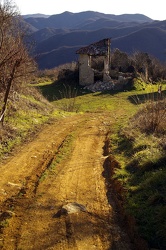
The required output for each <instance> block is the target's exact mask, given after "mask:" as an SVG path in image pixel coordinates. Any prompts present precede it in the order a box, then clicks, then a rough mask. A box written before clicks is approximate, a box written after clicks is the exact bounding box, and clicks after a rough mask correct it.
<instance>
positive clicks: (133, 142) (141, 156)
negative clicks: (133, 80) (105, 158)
mask: <svg viewBox="0 0 166 250" xmlns="http://www.w3.org/2000/svg"><path fill="white" fill-rule="evenodd" d="M152 96H153V100H147V101H146V102H145V101H144V102H143V104H141V102H140V104H139V105H138V106H139V110H138V112H136V113H135V114H134V116H133V117H132V118H130V119H129V122H128V125H126V124H124V125H121V126H120V127H119V128H116V129H113V131H112V133H111V135H110V140H111V143H110V144H111V153H112V154H113V155H114V156H115V157H116V159H117V160H118V161H119V163H120V166H121V167H120V168H117V169H115V174H114V176H113V178H114V179H116V180H118V181H120V182H121V184H122V185H123V187H124V189H125V198H124V201H125V209H126V211H127V213H128V214H130V215H132V216H133V217H134V218H136V222H137V226H138V229H139V232H140V235H141V236H142V237H143V238H144V239H145V240H147V242H148V243H149V246H150V247H153V248H157V249H165V248H166V245H165V242H166V241H165V240H166V238H165V235H166V206H165V205H166V187H165V182H166V154H165V149H166V147H165V145H166V130H165V124H166V99H165V96H164V92H163V96H162V98H154V97H155V96H158V93H152ZM130 98H131V96H130ZM130 98H129V99H130ZM130 100H131V101H132V99H130Z"/></svg>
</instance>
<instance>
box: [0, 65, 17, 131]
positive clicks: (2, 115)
mask: <svg viewBox="0 0 166 250" xmlns="http://www.w3.org/2000/svg"><path fill="white" fill-rule="evenodd" d="M19 64H20V62H19V61H16V62H15V64H14V66H13V70H12V72H11V75H10V78H9V80H8V83H7V88H6V92H5V95H4V100H3V107H2V110H1V116H0V122H1V124H2V126H3V122H4V117H5V111H6V107H7V102H8V97H9V93H10V89H11V86H12V82H13V79H14V74H15V71H16V68H17V67H18V66H19Z"/></svg>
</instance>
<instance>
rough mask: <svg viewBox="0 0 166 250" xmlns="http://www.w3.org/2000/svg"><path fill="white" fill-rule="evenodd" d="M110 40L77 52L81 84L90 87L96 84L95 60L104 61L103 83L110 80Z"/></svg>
mask: <svg viewBox="0 0 166 250" xmlns="http://www.w3.org/2000/svg"><path fill="white" fill-rule="evenodd" d="M110 43H111V42H110V38H106V39H103V40H101V41H99V42H96V43H92V44H90V45H89V46H86V47H82V48H80V49H79V50H77V51H76V54H79V84H80V85H82V86H88V85H91V84H94V76H95V69H94V68H93V66H92V60H93V58H100V60H103V69H102V78H103V79H102V81H103V82H108V81H109V80H110V76H109V69H110Z"/></svg>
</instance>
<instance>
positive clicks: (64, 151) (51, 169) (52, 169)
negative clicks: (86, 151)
mask: <svg viewBox="0 0 166 250" xmlns="http://www.w3.org/2000/svg"><path fill="white" fill-rule="evenodd" d="M74 138H75V135H74V132H73V133H71V134H69V135H68V136H67V137H66V138H65V140H64V141H63V143H62V144H61V146H60V147H59V148H58V151H57V152H55V156H54V158H53V160H52V162H51V164H50V165H49V166H48V168H47V169H46V171H45V172H44V173H43V174H42V175H41V177H40V181H41V182H42V181H44V180H45V179H46V178H47V177H48V176H49V175H56V174H58V172H57V168H56V167H57V165H59V164H62V162H63V161H65V160H66V159H67V158H68V157H69V155H70V154H71V152H72V145H73V141H74Z"/></svg>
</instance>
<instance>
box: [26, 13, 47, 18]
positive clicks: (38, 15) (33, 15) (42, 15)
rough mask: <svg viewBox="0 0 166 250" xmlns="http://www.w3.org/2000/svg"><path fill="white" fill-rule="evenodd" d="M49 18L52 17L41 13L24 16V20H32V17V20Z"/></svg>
mask: <svg viewBox="0 0 166 250" xmlns="http://www.w3.org/2000/svg"><path fill="white" fill-rule="evenodd" d="M49 16H50V15H45V14H40V13H38V14H29V15H22V17H23V18H24V19H26V18H30V17H32V18H38V17H44V18H48V17H49Z"/></svg>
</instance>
